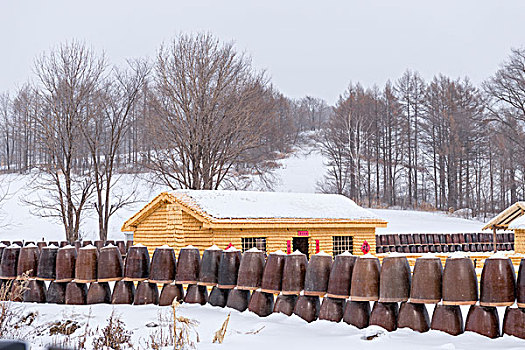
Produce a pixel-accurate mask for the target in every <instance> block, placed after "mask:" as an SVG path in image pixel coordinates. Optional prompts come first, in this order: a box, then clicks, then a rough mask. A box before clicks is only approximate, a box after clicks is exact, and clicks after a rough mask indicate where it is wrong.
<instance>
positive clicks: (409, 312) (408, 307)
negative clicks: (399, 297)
mask: <svg viewBox="0 0 525 350" xmlns="http://www.w3.org/2000/svg"><path fill="white" fill-rule="evenodd" d="M397 327H398V328H410V329H411V330H413V331H416V332H420V333H424V332H428V330H429V329H430V318H429V317H428V311H427V308H426V306H425V304H415V303H401V307H400V308H399V318H398V320H397Z"/></svg>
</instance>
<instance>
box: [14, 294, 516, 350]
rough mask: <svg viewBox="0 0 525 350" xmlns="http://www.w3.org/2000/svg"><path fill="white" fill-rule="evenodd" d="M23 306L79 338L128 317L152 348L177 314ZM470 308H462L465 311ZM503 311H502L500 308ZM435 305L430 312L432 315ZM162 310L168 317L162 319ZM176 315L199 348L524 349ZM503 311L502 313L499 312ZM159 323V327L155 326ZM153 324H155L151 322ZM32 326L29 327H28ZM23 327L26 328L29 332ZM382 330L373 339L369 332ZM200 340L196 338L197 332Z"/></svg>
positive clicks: (247, 316)
mask: <svg viewBox="0 0 525 350" xmlns="http://www.w3.org/2000/svg"><path fill="white" fill-rule="evenodd" d="M17 306H20V307H24V311H23V312H24V313H25V314H29V313H31V312H33V313H36V315H37V316H36V318H35V319H34V321H33V324H32V328H34V329H41V330H44V329H48V328H49V326H48V325H49V324H51V323H54V322H57V321H61V320H65V319H69V320H72V321H76V322H78V324H79V325H80V326H81V327H80V328H79V329H77V330H76V331H75V333H73V334H72V336H71V337H70V339H71V340H72V341H74V342H75V341H77V340H78V338H80V337H81V336H82V335H83V334H85V333H86V331H85V330H86V326H87V327H89V329H90V330H91V331H95V330H96V329H97V328H98V330H99V331H98V332H95V334H96V335H92V336H90V337H89V338H88V342H87V343H88V344H89V343H91V342H92V339H93V338H95V337H97V336H100V330H101V329H102V328H104V327H105V325H106V324H107V319H108V317H109V316H110V314H111V313H112V312H113V311H115V314H116V315H118V316H120V318H121V319H122V320H123V321H124V322H125V328H126V330H128V331H130V332H131V333H132V338H131V340H132V342H133V344H136V348H139V349H148V348H150V343H149V339H150V335H151V334H154V333H155V332H159V331H160V329H161V328H163V331H164V332H167V330H169V327H171V324H170V322H169V321H168V320H171V319H172V310H171V307H159V306H154V305H145V306H132V305H118V306H108V305H91V306H65V305H37V304H25V305H23V304H17ZM466 310H467V309H464V310H463V313H464V316H466ZM500 311H502V310H500ZM431 312H432V308H429V314H430V315H432V313H431ZM229 313H231V318H230V321H229V324H228V328H227V332H226V336H225V338H224V343H223V344H222V345H218V344H213V343H212V339H213V335H214V333H215V332H216V331H217V330H218V329H219V328H220V327H221V326H222V324H223V322H224V320H225V319H226V317H227V315H228V314H229ZM159 315H162V319H164V321H163V322H161V321H159ZM177 316H184V317H187V318H190V319H193V320H196V321H198V322H199V324H198V325H197V327H196V331H197V333H198V336H199V340H200V341H199V342H198V343H196V344H195V345H196V348H197V349H220V348H224V349H246V348H249V349H253V350H255V349H261V350H263V349H264V350H267V349H341V348H345V349H386V348H388V349H414V350H416V349H436V350H437V349H474V348H476V349H507V350H511V349H516V350H517V349H523V348H525V340H521V339H518V338H515V337H510V336H503V337H501V338H498V339H489V338H486V337H483V336H481V335H478V334H476V333H472V332H466V333H465V334H462V335H460V336H456V337H454V336H451V335H448V334H446V333H443V332H440V331H429V332H427V333H417V332H414V331H412V330H410V329H398V330H397V331H395V332H391V333H388V332H386V331H385V330H383V329H382V328H380V327H377V326H371V327H368V328H367V329H363V330H360V329H357V328H355V327H353V326H350V325H348V324H346V323H344V322H339V323H333V322H329V321H314V322H312V323H306V322H305V321H303V320H302V319H301V318H299V317H298V316H295V315H292V316H291V317H287V316H286V315H284V314H272V315H270V316H269V317H265V318H261V317H258V316H257V315H255V314H253V313H251V312H249V311H245V312H238V311H236V310H233V309H229V308H218V307H213V306H210V305H205V306H200V305H190V304H182V305H181V306H179V307H178V308H177ZM500 316H501V315H500ZM155 325H156V326H155ZM152 326H153V327H152ZM26 328H28V329H29V327H26ZM24 330H25V329H24V328H23V329H22V330H21V332H22V333H23V332H24ZM42 333H43V334H42V335H40V336H38V337H32V338H31V339H32V340H31V342H32V343H33V344H34V345H35V346H37V347H36V348H39V347H41V346H45V345H47V344H50V343H60V339H65V338H66V337H65V336H63V335H54V336H51V335H49V334H48V333H49V332H46V331H42ZM374 334H378V335H379V336H377V337H374V338H373V339H371V340H367V339H366V337H367V336H370V335H374ZM193 339H194V340H196V337H195V336H194V337H193Z"/></svg>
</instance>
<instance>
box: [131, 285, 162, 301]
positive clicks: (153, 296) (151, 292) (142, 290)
mask: <svg viewBox="0 0 525 350" xmlns="http://www.w3.org/2000/svg"><path fill="white" fill-rule="evenodd" d="M158 303H159V289H158V287H157V284H156V283H149V282H148V281H140V282H139V284H138V285H137V290H136V291H135V298H134V299H133V305H148V304H155V305H157V304H158Z"/></svg>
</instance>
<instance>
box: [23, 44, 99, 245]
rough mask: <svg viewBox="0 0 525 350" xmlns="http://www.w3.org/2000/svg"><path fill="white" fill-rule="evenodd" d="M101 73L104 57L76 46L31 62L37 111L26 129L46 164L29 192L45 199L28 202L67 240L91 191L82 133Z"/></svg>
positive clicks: (72, 236)
mask: <svg viewBox="0 0 525 350" xmlns="http://www.w3.org/2000/svg"><path fill="white" fill-rule="evenodd" d="M105 69H106V63H105V59H104V57H97V56H96V55H95V54H94V52H93V51H92V50H90V49H88V48H87V47H86V46H85V45H83V44H80V43H77V42H73V43H69V44H64V45H61V46H59V47H58V48H57V49H56V50H54V51H51V52H50V53H49V54H43V55H42V56H41V57H40V58H38V59H37V60H36V63H35V72H36V75H37V77H38V80H39V81H38V85H36V86H35V96H34V100H35V101H36V103H37V104H38V109H37V110H36V111H35V112H34V113H33V115H32V117H33V118H32V119H31V127H32V128H34V135H35V136H36V138H37V141H38V143H39V145H40V149H41V151H42V152H45V154H46V159H47V162H46V163H41V164H39V168H40V169H41V171H42V172H43V173H44V174H45V176H44V177H42V178H40V179H39V180H37V181H35V182H34V183H33V188H34V189H35V190H46V191H48V193H49V195H48V196H46V197H45V198H41V199H40V200H39V201H34V202H31V203H30V204H32V205H34V206H35V207H36V208H37V210H38V213H39V214H40V215H43V216H52V217H57V218H59V219H60V221H61V222H62V224H63V225H64V230H65V233H66V239H67V240H68V241H69V242H73V241H75V240H77V239H78V238H79V231H80V225H81V219H82V214H83V212H84V210H85V208H86V205H87V204H88V201H89V199H90V198H91V196H92V194H93V190H94V186H93V180H92V176H91V167H90V164H89V161H86V160H87V159H88V154H87V153H86V152H83V150H84V147H83V145H84V144H85V142H84V141H83V138H82V129H83V127H84V124H85V123H86V121H87V119H88V116H89V114H90V111H92V110H93V109H94V102H95V100H96V97H97V94H98V91H99V90H100V82H101V80H102V79H103V74H104V72H105ZM79 164H81V165H80V166H79Z"/></svg>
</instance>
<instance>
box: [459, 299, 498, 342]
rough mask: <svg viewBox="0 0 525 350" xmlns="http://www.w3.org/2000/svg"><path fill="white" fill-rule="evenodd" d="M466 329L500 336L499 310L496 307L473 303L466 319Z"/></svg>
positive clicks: (492, 336)
mask: <svg viewBox="0 0 525 350" xmlns="http://www.w3.org/2000/svg"><path fill="white" fill-rule="evenodd" d="M465 331H471V332H476V333H478V334H481V335H484V336H486V337H489V338H498V337H500V336H501V334H500V331H499V317H498V310H496V308H495V307H485V306H479V305H472V306H471V307H470V309H469V310H468V315H467V320H466V321H465Z"/></svg>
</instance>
